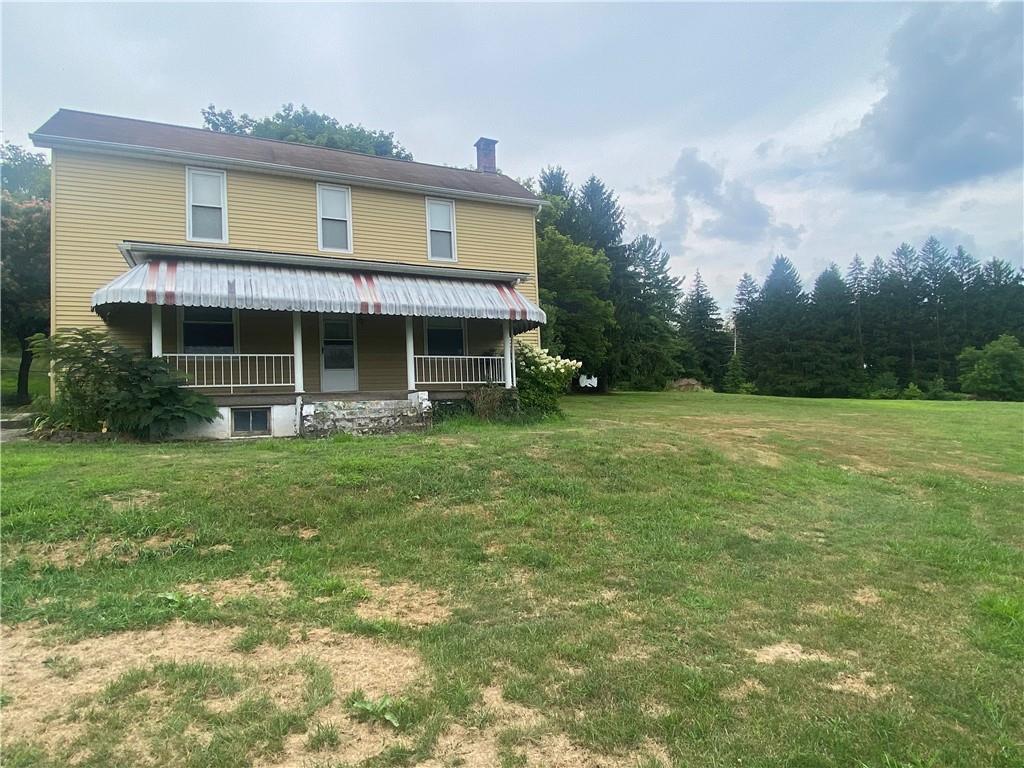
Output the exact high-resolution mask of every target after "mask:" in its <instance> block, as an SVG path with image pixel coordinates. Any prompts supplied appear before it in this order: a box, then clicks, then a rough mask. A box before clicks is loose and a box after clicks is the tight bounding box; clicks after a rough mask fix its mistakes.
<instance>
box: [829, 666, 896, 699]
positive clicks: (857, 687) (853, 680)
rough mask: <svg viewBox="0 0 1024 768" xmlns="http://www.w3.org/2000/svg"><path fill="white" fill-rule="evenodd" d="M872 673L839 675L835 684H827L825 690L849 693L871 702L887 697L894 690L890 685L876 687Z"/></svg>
mask: <svg viewBox="0 0 1024 768" xmlns="http://www.w3.org/2000/svg"><path fill="white" fill-rule="evenodd" d="M874 676H875V675H874V673H873V672H860V673H859V674H856V675H851V674H847V673H843V674H841V675H839V676H838V677H837V678H836V679H835V682H833V683H829V684H828V685H827V686H825V687H826V688H828V689H829V690H830V691H836V692H837V693H849V694H852V695H854V696H863V697H864V698H866V699H870V700H871V701H876V700H877V699H881V698H882V697H884V696H888V695H889V694H891V693H892V692H893V691H894V690H895V689H894V688H893V686H891V685H888V684H886V685H876V684H875V683H874V682H872V681H873V678H874Z"/></svg>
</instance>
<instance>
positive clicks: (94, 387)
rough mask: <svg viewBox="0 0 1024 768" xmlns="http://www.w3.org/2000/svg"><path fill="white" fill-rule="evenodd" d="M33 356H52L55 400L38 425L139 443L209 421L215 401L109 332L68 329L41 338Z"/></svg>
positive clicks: (214, 409)
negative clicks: (128, 437) (121, 435)
mask: <svg viewBox="0 0 1024 768" xmlns="http://www.w3.org/2000/svg"><path fill="white" fill-rule="evenodd" d="M32 349H33V353H34V354H37V355H46V356H48V358H49V360H50V361H51V364H52V366H53V374H54V376H55V377H56V391H57V396H56V398H55V399H54V401H53V402H52V404H51V405H50V406H49V410H48V412H47V413H46V414H45V415H44V416H43V418H42V419H41V420H40V422H39V426H40V427H43V428H50V429H71V430H76V431H81V432H96V431H107V430H110V431H112V432H120V433H126V434H129V435H132V436H133V437H136V438H140V439H144V440H145V439H154V438H162V437H166V436H167V435H168V434H170V433H171V432H172V431H173V430H175V429H177V428H182V427H186V426H188V425H189V424H193V423H197V422H202V421H205V422H211V421H213V420H214V418H216V417H217V415H218V412H217V408H216V406H215V405H214V404H213V401H212V400H210V398H208V397H206V396H205V395H201V394H199V393H198V392H195V391H193V390H191V389H187V388H186V387H184V386H183V383H184V382H183V380H182V378H181V377H180V376H179V375H178V374H177V373H176V372H174V371H172V370H171V369H170V368H169V367H168V365H167V363H166V362H165V361H164V360H161V359H160V358H155V357H146V356H144V355H141V354H139V353H138V352H136V351H134V350H131V349H129V348H127V347H125V346H123V345H121V344H119V343H117V342H116V341H114V340H113V339H112V338H111V337H110V336H109V335H108V334H106V333H101V332H98V331H93V330H89V329H82V328H78V329H70V330H66V331H61V332H59V333H56V334H54V335H53V336H51V337H49V338H45V337H42V336H37V337H36V338H35V339H34V340H33V342H32Z"/></svg>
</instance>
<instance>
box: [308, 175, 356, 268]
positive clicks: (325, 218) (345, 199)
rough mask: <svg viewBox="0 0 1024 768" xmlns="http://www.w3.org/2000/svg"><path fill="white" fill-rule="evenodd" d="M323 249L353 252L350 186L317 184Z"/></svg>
mask: <svg viewBox="0 0 1024 768" xmlns="http://www.w3.org/2000/svg"><path fill="white" fill-rule="evenodd" d="M316 209H317V217H318V218H319V220H320V223H319V231H318V237H319V247H320V250H321V251H341V252H343V253H351V252H352V192H351V190H350V189H349V188H348V187H335V186H332V185H330V184H317V185H316Z"/></svg>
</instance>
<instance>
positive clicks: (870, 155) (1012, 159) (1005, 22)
mask: <svg viewBox="0 0 1024 768" xmlns="http://www.w3.org/2000/svg"><path fill="white" fill-rule="evenodd" d="M1022 9H1024V6H1022V5H1021V4H1020V3H1015V2H1005V3H1001V4H999V5H987V4H980V3H963V4H955V5H945V4H943V5H941V6H939V5H928V6H926V7H922V8H920V9H918V10H916V11H914V13H912V14H911V15H910V16H909V17H908V18H907V19H906V21H905V22H904V23H903V24H902V25H901V26H900V27H899V28H898V29H897V30H896V32H895V33H894V34H893V36H892V39H891V41H890V43H889V49H888V54H887V62H886V69H885V72H884V81H885V86H886V93H885V95H884V96H883V97H882V98H881V99H880V100H879V101H878V102H876V103H875V105H874V106H873V107H872V108H871V110H870V111H869V112H868V113H867V114H866V115H864V117H863V119H862V120H861V123H860V125H859V126H858V127H857V128H856V129H854V130H853V131H851V132H849V133H847V134H846V135H844V136H842V137H840V138H839V139H837V140H836V141H835V142H833V143H832V145H831V146H830V147H829V148H828V149H827V150H826V152H825V161H826V165H827V166H828V167H829V168H830V169H831V170H833V171H834V172H836V173H837V174H838V175H839V176H840V177H841V178H842V179H844V180H845V181H846V182H847V183H849V184H850V185H851V186H852V187H853V188H855V189H865V190H883V191H891V192H901V193H911V194H915V193H927V192H931V191H935V190H937V189H941V188H943V187H947V186H951V185H954V184H958V183H961V182H965V181H970V180H973V179H976V178H980V177H985V176H989V175H992V174H997V173H1001V172H1005V171H1008V170H1012V169H1014V168H1018V167H1020V165H1021V161H1022V142H1021V137H1022V134H1024V117H1022V104H1021V94H1022V89H1024V74H1022V69H1021V60H1022V57H1024V46H1022Z"/></svg>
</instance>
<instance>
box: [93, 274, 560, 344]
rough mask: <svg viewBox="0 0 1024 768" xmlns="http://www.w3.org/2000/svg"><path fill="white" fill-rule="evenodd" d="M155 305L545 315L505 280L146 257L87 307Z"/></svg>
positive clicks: (534, 318) (536, 320) (520, 317)
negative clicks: (147, 259)
mask: <svg viewBox="0 0 1024 768" xmlns="http://www.w3.org/2000/svg"><path fill="white" fill-rule="evenodd" d="M109 304H160V305H170V306H178V307H222V308H225V309H265V310H280V311H302V312H332V313H342V314H360V315H402V316H409V317H466V318H480V319H490V320H512V321H514V322H515V323H516V326H517V329H523V328H534V327H536V326H538V325H542V324H543V323H545V322H546V317H545V315H544V311H543V310H542V309H541V308H540V307H538V306H537V305H536V304H534V303H533V302H531V301H530V300H529V299H527V298H526V297H525V296H523V295H522V294H521V293H520V292H519V291H517V290H516V289H515V287H514V286H513V285H511V284H509V283H502V282H495V281H489V280H465V279H459V278H457V277H436V276H421V275H408V274H390V273H379V272H357V271H344V270H337V269H317V268H311V267H299V266H290V265H277V264H266V263H252V262H245V261H233V262H221V261H208V260H202V259H153V260H150V261H144V262H142V263H140V264H137V265H136V266H134V267H132V268H131V269H130V270H128V271H127V272H125V273H124V274H123V275H121V276H119V277H116V278H114V279H113V280H111V281H110V282H109V283H107V284H106V285H105V286H103V287H102V288H100V289H99V290H98V291H96V292H95V293H93V295H92V306H93V308H94V309H95V308H97V307H102V306H104V305H109Z"/></svg>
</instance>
